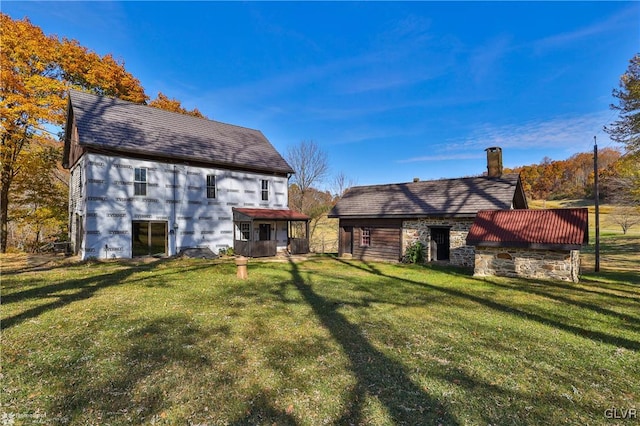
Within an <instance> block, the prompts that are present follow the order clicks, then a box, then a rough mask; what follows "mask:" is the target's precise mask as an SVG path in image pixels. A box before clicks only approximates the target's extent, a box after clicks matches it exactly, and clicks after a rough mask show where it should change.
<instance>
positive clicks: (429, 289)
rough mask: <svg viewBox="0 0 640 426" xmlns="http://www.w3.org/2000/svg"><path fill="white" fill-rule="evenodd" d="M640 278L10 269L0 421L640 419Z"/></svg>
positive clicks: (357, 270) (148, 267)
mask: <svg viewBox="0 0 640 426" xmlns="http://www.w3.org/2000/svg"><path fill="white" fill-rule="evenodd" d="M638 242H639V241H638V239H636V240H633V243H635V244H637V243H638ZM638 265H640V262H639V263H638V264H636V266H638ZM637 271H638V269H637V268H636V269H635V271H618V272H607V271H605V272H603V273H601V274H597V275H596V274H593V273H588V274H586V276H585V277H584V280H583V282H581V283H580V284H565V283H556V282H547V281H524V280H518V279H502V278H491V279H476V278H473V277H472V276H471V275H470V272H467V271H465V270H457V269H452V268H443V267H436V266H430V267H422V266H407V265H392V264H384V263H365V262H358V261H344V260H340V259H336V258H333V257H315V258H311V259H310V260H307V261H304V262H299V263H289V262H281V263H274V262H271V263H267V262H259V261H251V262H250V264H249V279H248V280H246V281H240V280H237V279H236V277H235V266H234V265H233V264H232V263H231V262H221V261H217V262H212V261H205V260H199V259H191V260H183V259H174V260H158V261H155V262H151V263H135V262H104V263H102V262H97V263H83V264H75V265H56V264H53V265H50V266H48V267H45V268H42V269H39V270H29V269H24V268H23V269H21V270H6V269H5V271H4V272H3V274H2V314H1V317H2V376H1V377H2V384H1V386H2V388H1V401H0V402H1V404H2V407H1V410H2V412H1V413H0V416H1V417H0V418H2V419H3V423H11V422H13V423H11V424H36V423H41V424H78V425H85V424H101V425H102V424H104V425H107V424H114V425H120V424H172V425H173V424H179V425H187V424H210V425H217V424H278V425H283V424H284V425H286V424H291V425H293V424H296V425H318V424H345V425H347V424H376V425H383V424H427V425H437V424H443V425H456V424H477V425H488V424H492V425H505V424H531V425H540V424H580V425H583V424H590V425H597V424H611V422H612V420H610V419H608V418H607V417H606V416H605V410H607V409H611V408H616V409H617V410H618V411H616V413H617V414H618V415H620V413H621V411H620V410H627V409H635V410H637V411H640V276H639V274H638V272H637ZM609 413H610V414H611V413H612V412H611V411H609ZM639 415H640V414H639ZM614 421H617V422H619V423H620V424H633V423H634V422H637V420H622V419H618V420H614Z"/></svg>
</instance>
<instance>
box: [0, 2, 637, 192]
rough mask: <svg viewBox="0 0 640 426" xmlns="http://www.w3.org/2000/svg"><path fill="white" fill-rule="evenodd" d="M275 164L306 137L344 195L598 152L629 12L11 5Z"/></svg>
mask: <svg viewBox="0 0 640 426" xmlns="http://www.w3.org/2000/svg"><path fill="white" fill-rule="evenodd" d="M2 11H3V12H4V13H6V14H8V15H9V16H11V17H13V18H22V17H25V16H27V17H29V19H30V20H31V22H33V23H34V24H36V25H38V26H39V27H41V28H42V29H43V31H44V32H45V33H47V34H56V35H58V36H60V37H68V38H72V39H76V40H78V41H79V42H80V43H81V44H82V45H83V46H86V47H88V48H89V49H91V50H94V51H96V52H98V53H100V54H106V53H111V54H113V55H114V57H116V58H118V59H120V60H122V61H124V63H125V67H126V68H127V70H128V71H129V72H131V73H132V74H133V75H135V76H136V77H137V78H138V79H139V80H140V82H141V83H142V85H143V87H144V88H145V91H146V93H147V94H148V95H149V96H150V97H151V98H155V96H156V95H157V93H158V92H159V91H161V92H163V93H164V94H165V95H167V96H169V97H172V98H177V99H179V100H180V101H181V102H182V104H183V106H185V107H186V108H189V109H191V108H195V107H197V108H198V109H199V110H200V111H201V112H202V113H204V114H205V115H206V116H208V117H209V118H211V119H214V120H219V121H223V122H228V123H233V124H238V125H242V126H246V127H250V128H255V129H259V130H261V131H262V132H263V133H264V134H265V136H266V137H267V138H268V139H269V140H270V141H271V143H272V144H273V145H274V146H275V147H276V149H278V150H279V151H280V152H281V153H283V154H284V153H285V152H286V149H287V147H288V146H292V145H295V144H297V143H299V142H300V141H302V140H314V141H315V142H316V143H317V144H318V145H320V146H321V147H322V148H323V149H324V150H325V151H326V152H327V154H328V156H329V162H330V166H331V171H332V173H333V174H336V173H338V172H343V173H345V174H346V175H347V176H348V177H350V178H351V179H352V180H353V181H355V182H356V183H357V184H360V185H367V184H377V183H392V182H404V181H410V180H412V179H413V178H414V177H419V178H421V179H423V180H424V179H437V178H442V177H460V176H469V175H477V174H481V173H482V172H484V171H486V160H485V159H486V156H485V152H484V149H485V148H487V147H490V146H500V147H502V148H503V158H504V164H505V166H506V167H515V166H519V165H526V164H533V163H538V162H540V161H541V160H542V159H543V158H544V157H550V158H552V159H554V160H562V159H565V158H568V157H569V156H570V155H572V154H574V153H577V152H586V151H590V150H592V149H593V137H594V136H597V140H598V146H599V147H607V146H614V145H613V144H612V143H611V142H610V141H609V139H608V137H607V135H606V133H604V132H603V131H602V127H603V125H605V124H607V123H610V122H611V121H613V120H614V119H615V118H616V117H617V116H616V114H615V112H613V111H611V110H610V109H609V104H611V103H613V102H615V99H614V98H613V97H612V96H611V91H612V89H614V88H617V87H618V83H619V78H620V75H621V74H622V73H624V71H625V70H626V69H627V65H628V61H629V59H631V57H632V56H633V55H634V54H635V53H637V52H639V51H640V43H639V42H640V3H638V2H393V3H389V2H354V3H350V2H268V3H266V2H189V3H176V2H25V1H21V2H12V1H3V2H2Z"/></svg>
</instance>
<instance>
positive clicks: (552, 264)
mask: <svg viewBox="0 0 640 426" xmlns="http://www.w3.org/2000/svg"><path fill="white" fill-rule="evenodd" d="M579 273H580V250H534V249H526V248H503V247H476V254H475V270H474V276H481V277H483V276H490V275H498V276H503V277H524V278H543V279H553V280H562V281H571V282H578V275H579Z"/></svg>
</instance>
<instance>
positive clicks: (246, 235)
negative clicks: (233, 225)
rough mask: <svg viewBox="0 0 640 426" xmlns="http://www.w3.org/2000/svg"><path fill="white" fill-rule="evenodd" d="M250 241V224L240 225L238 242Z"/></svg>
mask: <svg viewBox="0 0 640 426" xmlns="http://www.w3.org/2000/svg"><path fill="white" fill-rule="evenodd" d="M250 239H251V223H250V222H241V223H240V241H249V240H250Z"/></svg>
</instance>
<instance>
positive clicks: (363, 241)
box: [360, 228, 371, 247]
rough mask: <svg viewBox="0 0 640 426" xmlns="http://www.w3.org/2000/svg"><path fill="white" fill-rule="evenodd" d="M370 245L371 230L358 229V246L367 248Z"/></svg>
mask: <svg viewBox="0 0 640 426" xmlns="http://www.w3.org/2000/svg"><path fill="white" fill-rule="evenodd" d="M370 245H371V228H360V246H362V247H369V246H370Z"/></svg>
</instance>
